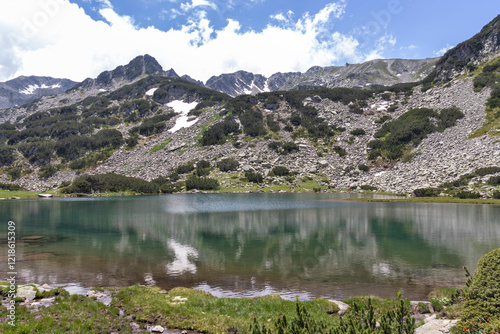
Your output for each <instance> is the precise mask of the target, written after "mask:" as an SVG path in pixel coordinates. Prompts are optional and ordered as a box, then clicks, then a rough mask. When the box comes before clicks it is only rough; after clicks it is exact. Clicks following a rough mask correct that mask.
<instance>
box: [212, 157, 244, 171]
mask: <svg viewBox="0 0 500 334" xmlns="http://www.w3.org/2000/svg"><path fill="white" fill-rule="evenodd" d="M239 166H240V163H239V162H238V160H235V159H231V158H227V159H222V160H221V161H219V162H217V168H219V170H220V171H221V172H230V171H235V170H237V169H238V167H239Z"/></svg>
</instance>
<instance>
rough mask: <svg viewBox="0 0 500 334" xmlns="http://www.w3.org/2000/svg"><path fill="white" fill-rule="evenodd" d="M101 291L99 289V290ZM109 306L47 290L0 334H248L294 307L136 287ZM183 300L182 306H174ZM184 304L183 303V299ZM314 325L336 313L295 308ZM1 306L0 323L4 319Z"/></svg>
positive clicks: (321, 304) (312, 304)
mask: <svg viewBox="0 0 500 334" xmlns="http://www.w3.org/2000/svg"><path fill="white" fill-rule="evenodd" d="M100 290H102V289H100ZM109 290H110V291H111V293H112V296H113V301H112V302H111V305H110V306H105V305H104V304H102V303H99V302H96V301H95V300H94V299H92V298H88V297H85V296H82V295H69V294H68V293H67V292H66V291H62V290H60V289H58V290H52V291H53V293H54V294H56V295H57V297H56V301H55V302H54V304H53V305H52V306H50V307H46V308H42V309H40V310H39V311H34V312H33V313H30V311H29V310H27V309H26V308H25V307H24V306H19V305H16V326H15V327H12V326H11V325H9V324H8V323H7V322H5V323H3V324H0V332H2V333H68V332H69V333H110V332H120V333H131V332H132V328H131V327H130V323H131V322H133V321H134V322H136V323H138V324H139V326H140V327H142V328H146V327H147V326H151V325H156V324H158V325H161V326H163V327H167V328H179V329H190V330H197V331H199V332H203V333H228V332H231V331H235V330H238V331H239V332H241V333H248V332H249V328H250V325H251V324H252V323H253V321H254V318H255V319H256V320H257V321H259V322H260V323H264V324H265V326H266V327H270V326H273V322H274V320H275V319H276V317H277V316H279V315H281V314H285V315H286V316H287V317H289V318H293V317H294V315H295V313H296V303H295V302H292V301H286V300H283V299H281V298H280V297H279V296H277V295H269V296H265V297H260V298H252V299H248V298H242V299H238V298H217V297H214V296H212V295H210V294H208V293H206V292H202V291H198V290H192V289H187V288H175V289H172V290H171V291H169V292H168V293H167V292H166V291H164V290H162V289H160V288H158V287H143V286H139V285H135V286H131V287H126V288H111V289H109ZM179 298H182V300H180V301H179V300H178V299H179ZM184 298H185V299H184ZM299 303H300V305H304V306H305V307H306V308H307V311H308V312H309V314H310V315H311V317H313V318H314V319H316V320H320V321H322V322H325V323H326V324H327V325H329V326H335V325H336V324H338V321H339V319H338V317H337V316H335V315H332V314H335V313H336V312H337V311H338V307H337V306H336V305H335V304H334V303H331V302H329V301H327V300H324V299H317V300H314V301H307V302H299ZM120 309H121V310H122V311H123V315H122V316H119V310H120ZM7 314H8V313H7V309H6V308H5V307H1V306H0V317H5V316H7Z"/></svg>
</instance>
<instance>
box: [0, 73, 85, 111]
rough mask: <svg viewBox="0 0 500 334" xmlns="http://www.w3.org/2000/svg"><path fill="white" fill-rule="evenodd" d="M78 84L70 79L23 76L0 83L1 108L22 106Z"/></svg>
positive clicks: (62, 91)
mask: <svg viewBox="0 0 500 334" xmlns="http://www.w3.org/2000/svg"><path fill="white" fill-rule="evenodd" d="M76 84H77V82H75V81H71V80H69V79H55V78H51V77H37V76H29V77H26V76H21V77H18V78H15V79H12V80H9V81H6V82H1V83H0V109H3V108H10V107H16V106H21V105H23V104H26V103H30V102H32V101H33V100H35V99H38V98H40V97H42V96H48V95H57V94H61V93H64V92H65V91H66V90H68V89H70V88H72V87H74V86H75V85H76Z"/></svg>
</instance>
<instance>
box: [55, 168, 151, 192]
mask: <svg viewBox="0 0 500 334" xmlns="http://www.w3.org/2000/svg"><path fill="white" fill-rule="evenodd" d="M106 191H111V192H117V191H135V192H140V193H146V194H155V193H158V187H157V186H156V185H155V184H154V183H151V182H148V181H146V180H143V179H139V178H135V177H127V176H123V175H119V174H115V173H107V174H98V175H82V176H79V177H77V178H76V179H75V180H74V181H73V183H72V184H71V185H70V186H69V187H68V188H66V189H63V191H62V192H64V193H70V194H71V193H86V194H88V193H95V192H106Z"/></svg>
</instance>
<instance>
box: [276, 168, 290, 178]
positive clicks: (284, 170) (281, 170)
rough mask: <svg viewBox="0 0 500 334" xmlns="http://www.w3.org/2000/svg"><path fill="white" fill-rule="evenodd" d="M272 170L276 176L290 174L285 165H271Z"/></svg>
mask: <svg viewBox="0 0 500 334" xmlns="http://www.w3.org/2000/svg"><path fill="white" fill-rule="evenodd" d="M272 172H273V174H274V175H276V176H286V175H289V174H290V171H289V170H288V168H286V167H285V166H275V167H273V169H272Z"/></svg>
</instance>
